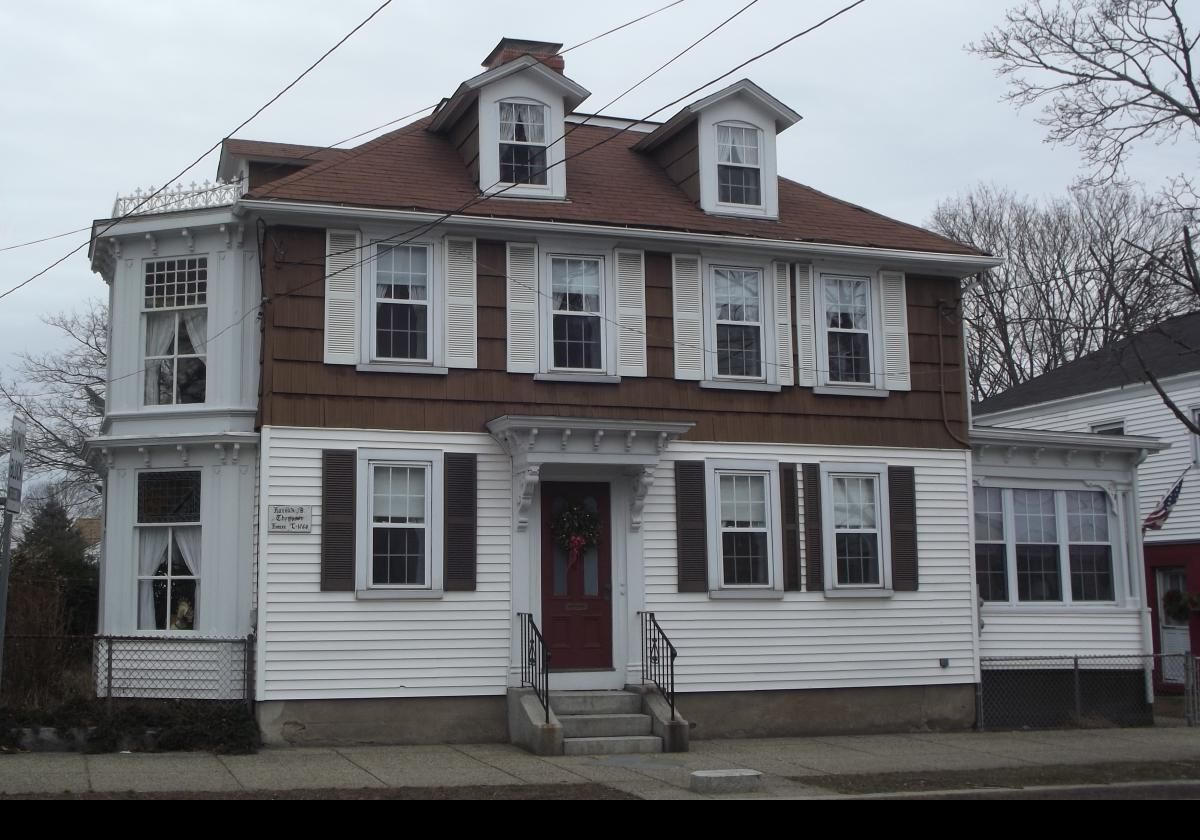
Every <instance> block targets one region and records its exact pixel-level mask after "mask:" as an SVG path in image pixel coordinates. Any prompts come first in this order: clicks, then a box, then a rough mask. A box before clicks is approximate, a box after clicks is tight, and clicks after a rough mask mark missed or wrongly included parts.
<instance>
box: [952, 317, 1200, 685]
mask: <svg viewBox="0 0 1200 840" xmlns="http://www.w3.org/2000/svg"><path fill="white" fill-rule="evenodd" d="M1137 340H1138V345H1139V351H1140V355H1141V358H1142V359H1143V360H1144V361H1145V363H1146V365H1147V366H1148V367H1149V369H1150V370H1151V371H1152V372H1153V373H1154V374H1155V376H1156V378H1157V379H1158V380H1159V382H1160V384H1161V385H1162V387H1163V389H1164V390H1165V391H1166V392H1167V394H1168V395H1169V396H1170V398H1171V400H1172V401H1173V402H1174V403H1175V405H1176V406H1178V407H1179V408H1180V409H1181V410H1182V411H1183V412H1185V413H1186V414H1187V416H1189V417H1191V418H1192V419H1193V420H1196V419H1197V418H1200V354H1197V352H1196V351H1195V350H1194V349H1191V348H1197V347H1200V315H1196V314H1193V315H1183V316H1179V317H1177V318H1172V319H1170V320H1167V321H1164V322H1163V323H1162V324H1160V325H1158V326H1156V327H1154V328H1152V329H1151V330H1149V331H1148V332H1147V333H1145V334H1143V335H1142V336H1140V337H1139V338H1138V339H1137ZM1145 380H1146V377H1145V374H1144V373H1143V371H1142V367H1141V363H1140V362H1139V361H1138V359H1137V356H1136V355H1135V354H1134V353H1133V352H1132V350H1131V349H1130V347H1129V346H1128V343H1121V344H1118V345H1115V346H1113V347H1110V348H1108V349H1105V350H1101V351H1098V352H1096V353H1092V354H1090V355H1088V356H1084V357H1082V358H1080V359H1077V360H1076V361H1074V362H1071V363H1069V364H1067V365H1064V366H1062V367H1060V368H1058V369H1056V370H1053V371H1050V372H1048V373H1046V374H1044V375H1042V376H1040V377H1038V378H1037V379H1034V380H1031V381H1030V382H1027V383H1025V384H1023V385H1020V386H1018V387H1016V388H1013V389H1011V390H1009V391H1007V392H1005V393H1003V394H1000V395H998V396H996V397H993V398H991V399H989V400H986V401H984V402H983V403H982V404H981V405H980V406H978V408H977V411H976V421H977V422H978V423H979V424H982V425H987V426H1003V427H1010V428H1037V429H1046V430H1050V431H1056V432H1070V433H1081V432H1093V433H1098V434H1102V435H1115V436H1119V435H1125V436H1139V437H1151V438H1156V439H1158V440H1159V441H1161V442H1162V444H1163V445H1164V448H1163V449H1162V450H1161V451H1157V452H1148V453H1147V457H1146V459H1145V460H1144V462H1142V463H1141V464H1140V466H1138V468H1137V491H1138V497H1139V509H1138V516H1137V522H1136V523H1135V524H1136V525H1137V528H1136V530H1137V531H1139V532H1140V531H1141V528H1140V524H1141V522H1142V521H1143V520H1144V519H1145V517H1146V516H1147V514H1149V513H1150V512H1151V511H1152V510H1154V508H1155V507H1156V506H1157V505H1158V504H1159V503H1160V502H1161V501H1162V500H1163V498H1164V497H1165V496H1166V495H1167V493H1168V492H1169V491H1170V490H1171V488H1172V487H1173V486H1174V485H1175V483H1176V481H1178V480H1179V478H1180V477H1181V476H1182V477H1183V478H1184V485H1183V491H1182V493H1181V494H1180V496H1179V499H1178V501H1177V502H1176V504H1175V506H1174V508H1173V509H1172V511H1171V514H1170V517H1169V518H1168V520H1167V521H1166V523H1165V524H1164V525H1163V527H1162V528H1161V529H1157V530H1147V531H1145V532H1144V533H1142V537H1143V538H1144V540H1145V558H1146V582H1147V597H1146V601H1145V602H1144V605H1148V607H1149V610H1150V618H1149V623H1150V625H1151V631H1152V635H1153V638H1154V650H1155V651H1156V652H1158V653H1163V654H1171V655H1178V654H1183V653H1188V652H1195V651H1200V615H1198V614H1196V613H1193V614H1192V616H1191V617H1190V620H1189V619H1188V618H1184V617H1180V616H1177V615H1176V616H1173V615H1171V614H1170V613H1169V611H1168V610H1165V609H1164V608H1163V598H1164V596H1166V595H1167V593H1168V592H1171V591H1172V590H1174V591H1183V592H1200V471H1197V470H1195V469H1194V466H1195V464H1196V460H1197V454H1198V452H1197V438H1196V436H1195V435H1193V434H1192V433H1191V431H1190V430H1189V429H1188V428H1187V427H1186V426H1185V425H1184V424H1183V423H1182V422H1180V420H1179V419H1178V418H1177V417H1176V416H1175V415H1174V413H1173V412H1172V411H1171V409H1170V408H1169V407H1168V406H1167V405H1166V404H1165V403H1164V402H1163V400H1162V398H1161V397H1160V396H1159V394H1158V393H1157V391H1155V390H1154V388H1153V386H1152V385H1150V384H1149V383H1148V382H1146V381H1145ZM1156 677H1157V679H1158V683H1159V688H1160V689H1162V688H1165V689H1167V690H1171V689H1176V690H1177V689H1178V687H1179V685H1180V684H1181V682H1182V679H1183V672H1182V668H1181V667H1179V666H1178V664H1172V665H1171V666H1170V667H1168V668H1166V669H1165V670H1164V669H1160V670H1159V672H1158V673H1156Z"/></svg>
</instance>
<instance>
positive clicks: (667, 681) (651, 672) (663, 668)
mask: <svg viewBox="0 0 1200 840" xmlns="http://www.w3.org/2000/svg"><path fill="white" fill-rule="evenodd" d="M638 617H639V618H641V620H642V682H643V683H645V682H652V683H654V684H655V685H656V686H657V687H658V690H659V691H660V692H661V693H662V696H663V698H664V699H665V700H666V701H667V703H668V704H669V705H670V706H671V720H675V657H676V656H678V653H677V652H676V650H675V645H673V644H671V640H670V639H668V638H667V634H666V633H664V632H663V629H662V625H660V624H659V623H658V619H657V618H655V617H654V613H652V612H640V613H638Z"/></svg>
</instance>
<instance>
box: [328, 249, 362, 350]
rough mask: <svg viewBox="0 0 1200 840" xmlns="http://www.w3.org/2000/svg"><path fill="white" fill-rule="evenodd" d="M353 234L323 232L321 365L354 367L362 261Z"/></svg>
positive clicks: (356, 348)
mask: <svg viewBox="0 0 1200 840" xmlns="http://www.w3.org/2000/svg"><path fill="white" fill-rule="evenodd" d="M360 245H361V237H360V236H359V233H358V231H356V230H327V231H326V232H325V364H327V365H354V364H358V311H359V282H358V277H359V273H360V271H361V268H362V266H361V263H362V261H363V252H362V248H361V247H360Z"/></svg>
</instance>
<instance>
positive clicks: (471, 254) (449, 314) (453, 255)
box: [446, 237, 479, 368]
mask: <svg viewBox="0 0 1200 840" xmlns="http://www.w3.org/2000/svg"><path fill="white" fill-rule="evenodd" d="M477 311H478V310H477V307H476V302H475V240H474V239H452V238H450V237H447V238H446V367H451V368H474V367H478V351H477V348H478V345H479V342H478V328H477V321H478V316H477V314H476V313H477Z"/></svg>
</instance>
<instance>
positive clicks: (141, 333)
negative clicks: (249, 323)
mask: <svg viewBox="0 0 1200 840" xmlns="http://www.w3.org/2000/svg"><path fill="white" fill-rule="evenodd" d="M190 259H203V260H205V271H206V272H208V275H209V276H208V277H206V278H205V291H204V303H194V304H189V305H187V306H157V307H148V306H146V267H147V266H148V265H150V264H151V263H158V262H169V261H171V260H190ZM212 270H213V269H212V258H211V255H210V254H207V253H204V254H178V255H174V256H171V255H167V256H153V257H144V258H143V259H142V263H141V275H140V277H139V281H138V282H139V283H140V286H139V287H138V304H139V310H140V312H141V316H140V323H139V325H138V356H139V358H140V360H141V364H142V375H141V376H140V377H139V378H138V380H137V381H138V383H139V394H138V404H139V405H140V406H141V408H143V409H150V410H157V411H170V412H174V411H179V410H180V409H183V410H187V409H190V408H196V407H199V406H207V405H210V403H209V399H208V397H209V391H210V385H211V384H212V383H211V382H210V381H209V376H208V374H209V370H210V365H209V357H210V356H211V350H212V348H211V347H209V346H208V344H209V336H207V335H206V336H205V337H204V342H205V351H204V353H189V354H185V355H183V356H182V357H181V356H180V354H179V353H178V352H176V353H175V355H174V356H173V357H166V356H150V355H148V354H147V353H146V338H147V336H148V334H149V327H148V322H149V319H150V316H151V315H153V314H157V313H166V312H170V313H173V314H174V315H175V331H176V332H175V338H176V341H175V349H176V351H178V350H179V341H178V339H179V316H180V313H183V312H187V311H189V310H193V309H203V310H204V312H205V317H206V323H207V322H210V321H211V320H212V299H211V298H212V288H211V281H212ZM110 311H111V310H110ZM109 330H110V337H111V330H112V324H111V323H110V324H109ZM211 334H212V330H211V329H210V330H209V335H211ZM109 346H110V347H111V346H112V342H111V341H110V342H109ZM110 356H111V354H110ZM163 358H173V359H174V360H175V362H174V369H173V371H172V376H173V379H172V384H173V385H177V384H178V377H179V359H180V358H185V359H203V360H204V401H203V402H198V403H181V402H177V401H176V400H175V394H174V393H172V395H171V402H169V403H148V402H146V362H148V361H149V360H150V359H163ZM110 367H111V360H110ZM110 373H111V371H110Z"/></svg>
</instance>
